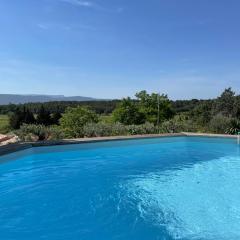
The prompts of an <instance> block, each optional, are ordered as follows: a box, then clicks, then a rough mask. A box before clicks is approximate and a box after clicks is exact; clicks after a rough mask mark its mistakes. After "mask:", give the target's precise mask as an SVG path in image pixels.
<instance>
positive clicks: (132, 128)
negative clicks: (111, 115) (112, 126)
mask: <svg viewBox="0 0 240 240" xmlns="http://www.w3.org/2000/svg"><path fill="white" fill-rule="evenodd" d="M126 129H127V132H128V133H129V134H130V135H141V134H155V133H158V128H157V127H156V126H155V125H154V124H153V123H148V122H146V123H145V124H141V125H129V126H126Z"/></svg>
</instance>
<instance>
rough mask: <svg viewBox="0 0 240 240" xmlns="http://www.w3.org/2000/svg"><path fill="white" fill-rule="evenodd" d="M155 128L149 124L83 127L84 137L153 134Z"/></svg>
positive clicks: (113, 124) (100, 123) (89, 124)
mask: <svg viewBox="0 0 240 240" xmlns="http://www.w3.org/2000/svg"><path fill="white" fill-rule="evenodd" d="M157 130H158V129H157V128H156V127H155V126H154V125H153V124H151V123H145V124H141V125H123V124H121V123H112V124H107V123H102V122H99V123H88V124H86V125H85V126H84V136H85V137H104V136H123V135H137V134H154V133H157Z"/></svg>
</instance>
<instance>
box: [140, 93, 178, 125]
mask: <svg viewBox="0 0 240 240" xmlns="http://www.w3.org/2000/svg"><path fill="white" fill-rule="evenodd" d="M136 97H137V100H138V104H139V111H140V112H142V113H143V114H144V115H145V118H146V121H147V122H151V123H154V124H155V125H156V124H157V123H158V117H159V122H160V123H161V122H163V121H165V120H168V119H170V118H171V117H173V115H174V113H173V111H172V108H171V103H170V101H169V99H168V97H167V95H164V94H162V95H159V94H156V93H152V94H151V95H150V94H148V93H147V92H146V91H141V92H139V93H137V94H136ZM158 111H159V113H158Z"/></svg>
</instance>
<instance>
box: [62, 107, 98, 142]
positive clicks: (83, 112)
mask: <svg viewBox="0 0 240 240" xmlns="http://www.w3.org/2000/svg"><path fill="white" fill-rule="evenodd" d="M97 121H98V117H97V114H96V113H95V112H93V111H91V110H90V109H89V108H87V107H80V106H79V107H76V108H68V109H67V110H66V112H65V113H64V114H63V115H62V118H61V119H60V127H61V128H62V129H63V131H64V133H65V135H66V137H69V138H79V137H83V136H84V131H83V129H84V126H85V125H86V124H87V123H96V122H97Z"/></svg>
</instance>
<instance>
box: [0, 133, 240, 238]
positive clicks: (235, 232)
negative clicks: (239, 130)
mask: <svg viewBox="0 0 240 240" xmlns="http://www.w3.org/2000/svg"><path fill="white" fill-rule="evenodd" d="M0 162H2V163H1V164H0V239H2V240H19V239H24V240H30V239H31V240H33V239H34V240H38V239H48V240H62V239H64V240H79V239H80V240H95V239H98V240H115V239H116V240H128V239H129V240H130V239H131V240H155V239H156V240H157V239H158V240H172V239H184V240H188V239H198V240H200V239H201V240H203V239H206V240H212V239H218V240H225V239H228V240H231V239H233V240H234V239H240V147H239V146H238V145H237V144H236V140H234V139H222V138H204V137H171V138H170V137H166V138H154V139H140V140H126V141H113V142H101V143H91V144H79V145H68V146H56V147H40V148H32V149H28V150H24V151H21V152H17V153H13V154H9V155H6V156H3V157H0Z"/></svg>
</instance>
